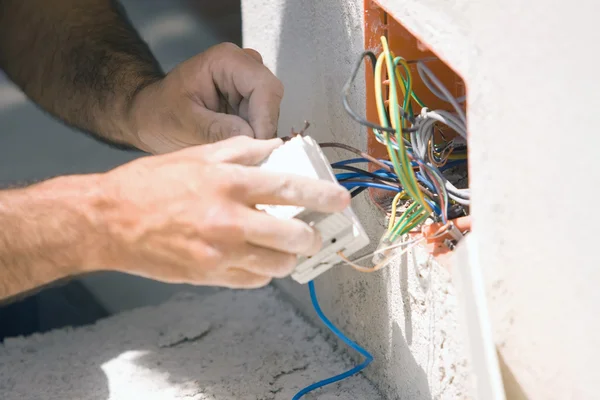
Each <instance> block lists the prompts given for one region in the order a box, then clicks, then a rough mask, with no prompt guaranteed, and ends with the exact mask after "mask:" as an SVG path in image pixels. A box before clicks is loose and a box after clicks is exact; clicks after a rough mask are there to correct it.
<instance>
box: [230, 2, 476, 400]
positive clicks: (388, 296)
mask: <svg viewBox="0 0 600 400" xmlns="http://www.w3.org/2000/svg"><path fill="white" fill-rule="evenodd" d="M362 4H363V1H362V0H360V1H359V0H353V1H347V0H329V1H316V0H305V1H295V0H275V1H273V0H244V1H242V17H243V18H242V20H243V22H244V24H243V37H244V45H245V46H249V47H253V48H256V49H257V50H259V51H260V52H261V53H262V54H263V58H264V60H265V63H266V65H268V66H269V67H270V68H272V69H273V71H275V72H276V74H277V76H278V77H279V78H280V79H282V81H283V83H284V85H285V90H286V94H285V96H284V100H283V106H282V110H281V116H280V121H279V122H280V123H279V129H280V132H282V133H283V134H287V132H289V129H290V127H291V126H294V127H299V126H301V124H302V121H303V120H305V119H306V120H309V121H310V122H311V127H310V129H309V133H310V135H312V136H313V137H315V138H317V139H318V140H320V141H332V140H335V141H340V142H343V143H347V144H350V145H352V146H355V147H358V148H361V149H364V148H365V147H366V143H367V140H366V132H365V130H364V129H362V128H361V127H359V126H358V124H356V123H355V122H354V121H353V120H352V119H351V118H350V117H348V115H347V114H346V112H345V111H344V109H343V106H342V102H341V97H340V91H341V89H342V86H343V85H344V83H345V81H346V80H347V78H348V76H349V75H350V72H351V70H352V68H353V67H354V63H355V60H356V57H357V56H358V55H360V53H361V52H362V51H363V47H364V44H363V31H362V29H363V28H362V26H363V22H362V21H363V9H362ZM361 76H362V74H359V79H357V82H356V85H355V88H354V89H353V91H352V95H351V96H350V104H352V105H353V106H354V107H355V109H356V110H358V111H359V112H361V111H360V110H364V109H365V106H364V104H365V99H364V93H365V83H364V79H361ZM327 154H328V155H330V156H331V159H332V160H334V159H339V158H341V157H344V158H351V157H353V155H352V154H348V153H339V152H338V153H335V152H332V151H330V150H329V149H328V150H327ZM354 208H355V211H356V212H357V214H358V216H359V218H360V219H361V221H362V223H363V225H364V227H365V229H366V230H367V232H368V233H369V235H370V237H371V238H372V239H373V241H374V242H377V241H378V238H379V237H381V234H382V232H383V224H384V222H385V221H384V216H383V215H382V214H381V213H380V212H379V210H377V209H375V208H374V207H373V206H371V205H370V204H369V202H368V201H366V197H365V196H364V195H361V196H360V197H359V198H358V199H357V200H356V201H355V202H354ZM278 285H279V287H281V288H282V289H283V290H285V291H286V292H287V293H288V294H289V295H290V296H291V297H292V298H293V299H294V300H295V303H296V304H298V305H299V306H300V307H301V309H302V310H303V311H304V312H305V313H306V314H307V315H312V311H311V307H310V303H309V301H308V295H307V293H306V288H305V287H304V286H300V285H297V284H295V283H294V282H292V281H282V282H278ZM316 286H317V288H318V289H319V292H320V293H322V295H321V297H322V303H323V307H324V309H325V310H326V311H327V313H328V314H329V315H331V317H332V319H333V320H334V321H335V322H336V323H338V324H340V326H342V327H343V328H344V329H345V330H346V331H348V332H351V333H352V335H353V337H354V338H356V340H358V342H359V343H361V344H363V345H365V346H366V347H367V348H368V350H369V351H371V352H372V353H373V355H374V357H375V362H374V364H373V367H372V368H369V370H368V371H367V372H366V374H367V376H368V377H369V378H370V379H371V380H372V381H373V382H375V383H376V384H377V385H378V387H380V389H381V390H382V391H383V392H384V393H385V395H386V396H387V397H388V398H393V399H396V398H403V399H415V400H429V399H462V398H468V397H469V390H470V388H471V381H470V375H469V369H468V366H467V362H466V357H465V354H464V351H463V345H462V343H461V337H462V336H461V334H460V333H459V331H458V327H457V322H456V319H457V310H456V298H455V296H454V292H453V287H452V285H451V282H450V276H449V274H448V273H447V271H446V270H445V269H443V268H441V267H440V266H439V265H437V264H436V263H434V262H432V260H430V259H429V257H428V256H427V254H426V253H424V252H422V251H420V250H418V251H415V252H412V253H410V254H409V255H408V256H407V257H404V258H402V259H400V260H398V261H397V262H394V263H391V265H390V266H389V267H388V268H387V269H385V270H383V271H381V272H379V273H376V274H360V273H358V272H356V271H354V270H352V269H351V268H350V267H344V266H338V267H336V268H334V269H332V270H331V271H330V272H328V273H326V274H324V275H322V276H321V277H319V278H318V279H317V281H316Z"/></svg>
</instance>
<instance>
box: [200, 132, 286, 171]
mask: <svg viewBox="0 0 600 400" xmlns="http://www.w3.org/2000/svg"><path fill="white" fill-rule="evenodd" d="M282 144H283V141H282V140H281V139H278V138H277V139H270V140H259V139H252V138H249V137H247V136H237V137H232V138H229V139H226V140H222V141H220V142H217V143H213V144H207V145H204V146H200V147H198V148H197V149H198V150H199V151H200V152H201V157H202V158H203V159H204V160H205V161H206V162H208V163H215V164H216V163H229V164H241V165H248V166H253V165H258V164H260V163H261V162H262V161H264V160H265V159H266V158H267V157H269V155H270V154H271V153H272V152H273V150H275V149H276V148H277V147H279V146H281V145H282Z"/></svg>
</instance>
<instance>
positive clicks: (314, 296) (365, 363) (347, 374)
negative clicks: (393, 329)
mask: <svg viewBox="0 0 600 400" xmlns="http://www.w3.org/2000/svg"><path fill="white" fill-rule="evenodd" d="M308 290H309V291H310V299H311V301H312V305H313V307H314V309H315V312H316V313H317V315H318V316H319V318H320V319H321V321H322V322H323V324H324V325H325V326H326V327H327V328H329V329H330V330H331V332H333V334H334V335H335V336H337V337H338V338H339V339H340V340H342V341H343V342H344V343H346V344H347V345H348V346H349V347H350V348H352V349H353V350H355V351H357V352H358V353H359V354H360V355H362V356H363V357H365V360H364V361H363V362H362V363H360V364H359V365H357V366H356V367H354V368H352V369H350V370H348V371H346V372H343V373H341V374H339V375H335V376H332V377H331V378H327V379H323V380H322V381H319V382H316V383H313V384H312V385H309V386H307V387H305V388H304V389H302V390H300V391H299V392H298V393H296V395H295V396H294V397H293V398H292V400H299V399H301V398H302V396H304V395H305V394H307V393H309V392H312V391H313V390H316V389H319V388H322V387H323V386H327V385H330V384H332V383H335V382H339V381H341V380H342V379H346V378H348V377H350V376H352V375H354V374H357V373H358V372H360V371H362V370H363V369H365V368H366V367H367V366H368V365H369V364H370V363H371V362H372V361H373V356H372V355H371V353H369V352H368V351H367V350H365V349H364V348H362V347H360V346H359V345H358V344H356V343H354V342H353V341H352V340H350V338H348V337H347V336H346V335H344V333H342V331H340V330H339V329H338V328H337V327H336V326H335V325H334V324H333V323H332V322H331V321H330V320H329V319H328V318H327V317H326V316H325V314H324V313H323V310H321V306H320V305H319V300H318V299H317V291H316V289H315V283H314V281H310V282H308Z"/></svg>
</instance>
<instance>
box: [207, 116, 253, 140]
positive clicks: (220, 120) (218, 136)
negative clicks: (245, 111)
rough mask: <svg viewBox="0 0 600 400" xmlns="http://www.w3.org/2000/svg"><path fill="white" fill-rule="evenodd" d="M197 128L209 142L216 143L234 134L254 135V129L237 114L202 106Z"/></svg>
mask: <svg viewBox="0 0 600 400" xmlns="http://www.w3.org/2000/svg"><path fill="white" fill-rule="evenodd" d="M197 121H198V127H197V130H198V131H199V132H198V133H199V134H200V136H201V137H203V138H206V141H207V142H208V143H215V142H218V141H221V140H224V139H228V138H230V137H234V136H247V137H251V138H253V137H254V131H253V130H252V128H251V127H250V125H249V124H248V122H246V121H244V120H243V119H242V118H240V117H238V116H237V115H231V114H223V113H218V112H214V111H211V110H208V109H206V108H202V109H201V110H200V111H198V114H197Z"/></svg>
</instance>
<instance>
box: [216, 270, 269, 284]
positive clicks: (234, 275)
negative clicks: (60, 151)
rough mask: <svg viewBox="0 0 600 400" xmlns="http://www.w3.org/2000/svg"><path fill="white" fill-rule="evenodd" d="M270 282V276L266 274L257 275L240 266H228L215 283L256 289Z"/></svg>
mask: <svg viewBox="0 0 600 400" xmlns="http://www.w3.org/2000/svg"><path fill="white" fill-rule="evenodd" d="M270 282H271V278H270V277H268V276H263V275H257V274H255V273H252V272H249V271H246V270H244V269H241V268H229V269H227V270H226V271H225V272H224V273H223V274H222V276H221V277H220V278H219V280H218V282H215V284H216V285H219V286H224V287H226V288H229V289H258V288H261V287H263V286H266V285H268V284H269V283H270Z"/></svg>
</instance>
